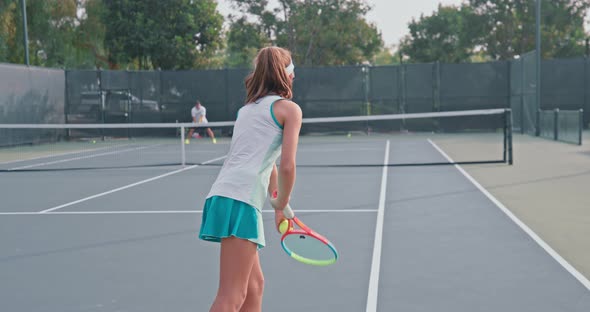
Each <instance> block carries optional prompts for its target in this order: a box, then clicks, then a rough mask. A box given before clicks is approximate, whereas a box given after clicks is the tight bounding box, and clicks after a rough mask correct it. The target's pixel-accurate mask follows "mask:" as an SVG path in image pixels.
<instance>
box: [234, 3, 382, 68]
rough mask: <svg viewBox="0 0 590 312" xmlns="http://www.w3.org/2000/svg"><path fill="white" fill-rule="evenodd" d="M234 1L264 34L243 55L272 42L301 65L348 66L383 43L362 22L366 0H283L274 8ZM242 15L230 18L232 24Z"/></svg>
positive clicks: (363, 59) (367, 56)
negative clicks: (233, 19)
mask: <svg viewBox="0 0 590 312" xmlns="http://www.w3.org/2000/svg"><path fill="white" fill-rule="evenodd" d="M233 2H234V4H235V5H236V6H237V7H238V8H240V9H241V10H242V11H243V12H247V13H248V14H249V15H250V16H251V17H254V19H255V22H254V24H253V25H252V29H253V30H254V31H255V33H256V34H257V36H258V35H263V36H265V37H266V39H265V40H258V39H257V42H258V46H253V45H249V46H248V48H249V49H250V50H246V51H244V54H243V55H242V57H243V58H247V57H251V53H252V51H254V49H253V48H256V49H259V48H261V47H262V46H264V45H266V44H274V45H278V46H283V47H286V48H288V49H289V50H291V52H292V53H293V57H294V60H295V63H297V64H300V65H305V66H325V65H351V64H360V63H364V62H367V61H369V60H372V59H373V58H374V56H375V55H376V54H377V53H378V52H379V51H380V49H381V47H382V46H383V42H382V40H381V34H380V33H379V32H378V30H377V28H376V27H375V26H374V25H371V24H369V23H368V22H367V21H366V20H365V15H366V14H367V12H368V11H369V9H370V8H369V6H368V5H367V4H366V3H365V1H361V0H349V1H343V0H307V1H298V0H281V1H278V2H279V7H277V8H275V9H274V10H272V11H271V10H270V9H269V8H268V3H267V1H252V0H234V1H233ZM243 19H244V18H242V19H238V20H237V21H235V22H234V24H236V23H237V25H236V27H235V28H238V27H240V24H239V23H243V22H241V21H242V20H243ZM232 28H233V27H232ZM236 39H238V38H235V37H232V36H231V33H230V37H229V38H228V45H229V46H234V47H237V46H239V45H240V44H239V42H240V41H235V40H236ZM240 40H243V38H242V39H240Z"/></svg>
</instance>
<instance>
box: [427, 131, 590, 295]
mask: <svg viewBox="0 0 590 312" xmlns="http://www.w3.org/2000/svg"><path fill="white" fill-rule="evenodd" d="M428 142H430V144H432V146H434V148H435V149H436V150H438V152H439V153H441V155H443V156H444V157H445V158H446V159H447V160H448V161H449V162H453V160H452V159H451V157H449V156H448V155H447V154H446V153H445V152H444V151H443V150H442V149H441V148H439V147H438V146H437V145H436V144H435V143H434V142H432V141H431V140H430V139H428ZM455 168H457V170H459V172H461V173H462V174H463V175H464V176H465V177H466V178H467V179H468V180H469V181H471V183H473V185H475V186H476V187H477V188H478V189H479V190H480V191H481V192H482V193H483V194H484V195H485V196H487V197H488V198H489V199H490V200H491V201H492V202H493V203H494V204H496V206H498V208H500V210H502V211H503V212H504V213H505V214H506V215H507V216H508V217H509V218H510V219H511V220H512V221H513V222H514V223H516V224H517V225H518V226H519V227H520V228H521V229H522V230H523V231H524V232H525V233H527V234H528V235H529V236H530V237H531V238H532V239H533V240H534V241H535V242H536V243H537V244H539V246H541V247H542V248H543V249H545V251H546V252H547V253H548V254H549V255H551V257H553V259H555V260H556V261H557V262H558V263H559V264H561V266H563V267H564V268H565V269H566V270H567V271H568V272H570V274H572V275H573V276H574V277H575V278H576V279H577V280H578V281H579V282H580V283H582V285H584V286H585V287H586V288H587V289H588V290H590V281H589V280H588V279H587V278H586V277H585V276H584V275H582V274H581V273H580V272H578V270H576V269H575V268H574V267H573V266H572V265H571V264H569V263H568V262H567V261H566V260H565V259H564V258H563V257H561V256H560V255H559V254H558V253H557V252H556V251H555V250H553V248H551V246H549V244H547V243H546V242H545V241H543V239H542V238H541V237H539V236H538V235H537V234H536V233H535V232H534V231H533V230H531V229H530V228H529V227H528V226H527V225H526V224H524V222H522V221H520V219H518V217H516V216H515V215H514V214H513V213H512V212H511V211H510V210H508V208H506V206H504V205H503V204H502V203H501V202H500V201H499V200H498V199H496V198H495V197H494V196H493V195H492V194H490V192H488V191H487V190H486V189H485V188H484V187H483V186H481V184H479V183H478V182H477V181H476V180H475V179H474V178H473V177H471V175H469V174H468V173H467V172H466V171H465V170H463V168H461V166H459V165H455Z"/></svg>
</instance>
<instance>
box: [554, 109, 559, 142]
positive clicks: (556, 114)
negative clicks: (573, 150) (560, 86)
mask: <svg viewBox="0 0 590 312" xmlns="http://www.w3.org/2000/svg"><path fill="white" fill-rule="evenodd" d="M553 140H555V141H558V140H559V108H556V109H554V110H553Z"/></svg>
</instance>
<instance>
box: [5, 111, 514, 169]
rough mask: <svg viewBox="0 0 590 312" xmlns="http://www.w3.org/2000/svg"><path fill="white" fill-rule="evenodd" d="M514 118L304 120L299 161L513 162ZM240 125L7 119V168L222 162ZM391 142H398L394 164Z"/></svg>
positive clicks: (444, 115) (485, 114)
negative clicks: (387, 149) (385, 153)
mask: <svg viewBox="0 0 590 312" xmlns="http://www.w3.org/2000/svg"><path fill="white" fill-rule="evenodd" d="M511 122H512V116H511V111H510V110H506V109H490V110H472V111H454V112H435V113H415V114H391V115H375V116H352V117H326V118H304V120H303V125H302V128H301V131H300V139H299V149H298V160H297V164H298V166H300V167H371V166H384V165H387V166H418V165H449V164H481V163H508V164H512V130H511ZM233 126H234V121H226V122H209V123H206V124H199V125H195V124H191V123H131V124H1V125H0V171H1V172H21V171H51V170H82V169H116V168H135V167H166V166H192V165H201V166H220V165H222V164H223V161H224V156H225V155H226V154H227V152H228V150H229V143H230V141H231V136H232V130H233ZM191 129H194V130H193V131H194V132H193V133H192V135H190V134H191V133H190V130H191ZM208 130H211V131H208ZM210 133H213V135H214V137H215V139H213V138H212V137H211V136H210ZM385 142H388V144H391V157H390V159H389V161H387V162H384V160H383V151H384V149H385Z"/></svg>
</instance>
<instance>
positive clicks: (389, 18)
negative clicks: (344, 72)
mask: <svg viewBox="0 0 590 312" xmlns="http://www.w3.org/2000/svg"><path fill="white" fill-rule="evenodd" d="M463 1H464V0H411V1H410V0H367V3H369V5H371V6H372V10H371V11H370V12H369V14H368V16H367V19H368V20H369V21H370V22H374V23H375V24H376V25H377V28H379V30H380V31H381V35H382V37H383V41H384V42H385V44H386V45H387V46H391V45H393V44H398V43H399V40H400V39H401V38H402V37H403V36H404V35H406V34H407V33H408V23H409V22H410V21H411V20H412V18H416V19H418V18H419V17H420V15H421V14H424V15H431V14H432V13H433V12H434V11H436V9H437V8H438V5H439V4H443V5H460V4H461V3H462V2H463ZM531 1H532V0H531ZM269 2H270V4H271V5H276V3H277V1H276V0H269ZM218 3H219V5H218V9H219V12H220V13H221V14H223V15H224V16H227V14H228V13H231V12H232V11H231V9H230V5H229V3H230V0H218ZM588 15H589V16H588V17H587V20H590V14H588ZM589 24H590V23H587V24H586V25H587V26H586V29H590V25H589Z"/></svg>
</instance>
